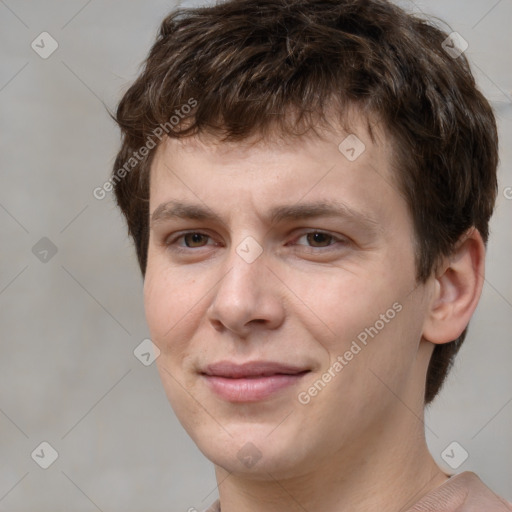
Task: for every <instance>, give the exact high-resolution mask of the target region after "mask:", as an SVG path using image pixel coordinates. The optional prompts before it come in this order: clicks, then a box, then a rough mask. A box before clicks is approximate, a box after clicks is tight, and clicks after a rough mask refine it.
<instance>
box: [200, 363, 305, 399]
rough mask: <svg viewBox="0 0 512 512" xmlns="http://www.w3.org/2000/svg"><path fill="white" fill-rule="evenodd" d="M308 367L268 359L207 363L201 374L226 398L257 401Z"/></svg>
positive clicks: (295, 379) (291, 382) (291, 381)
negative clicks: (241, 362) (240, 362)
mask: <svg viewBox="0 0 512 512" xmlns="http://www.w3.org/2000/svg"><path fill="white" fill-rule="evenodd" d="M309 371H310V370H309V369H308V368H305V367H303V366H295V365H289V364H283V363H278V362H272V361H251V362H247V363H243V364H236V363H232V362H230V361H220V362H218V363H214V364H210V365H208V366H207V367H206V369H205V371H203V372H201V375H202V376H203V378H204V379H205V380H206V382H207V384H208V386H209V388H210V390H211V391H213V392H214V393H215V394H216V395H217V396H219V397H220V398H222V399H224V400H226V401H228V402H257V401H261V400H264V399H266V398H269V397H271V396H273V395H276V394H278V392H280V391H282V390H284V389H285V388H289V387H290V386H292V385H294V384H297V383H298V382H299V381H300V380H301V379H302V377H303V376H304V375H305V374H306V373H308V372H309Z"/></svg>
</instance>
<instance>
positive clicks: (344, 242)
mask: <svg viewBox="0 0 512 512" xmlns="http://www.w3.org/2000/svg"><path fill="white" fill-rule="evenodd" d="M311 234H320V235H326V236H327V237H330V239H331V241H333V242H334V243H331V244H329V245H328V246H326V247H311V246H308V249H310V251H308V252H314V253H318V252H327V251H329V250H333V246H334V245H336V242H338V243H341V244H342V245H347V244H349V243H350V241H349V240H348V239H347V238H345V237H337V236H335V235H333V234H331V233H328V232H326V231H321V230H318V229H313V230H311V231H307V232H305V233H302V234H301V235H300V236H298V237H297V238H295V239H294V241H297V240H300V239H301V238H303V237H305V236H307V235H311ZM187 235H201V236H205V237H208V238H210V239H211V238H212V237H211V236H210V235H208V234H207V233H203V232H201V231H186V232H184V233H181V234H180V235H178V236H176V237H174V238H172V239H167V240H166V241H164V243H163V245H164V246H165V247H166V248H168V249H169V250H172V251H176V252H189V251H193V250H195V249H203V248H204V247H206V246H201V247H186V246H179V245H176V242H178V240H180V239H183V238H184V237H186V236H187Z"/></svg>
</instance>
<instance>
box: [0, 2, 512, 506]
mask: <svg viewBox="0 0 512 512" xmlns="http://www.w3.org/2000/svg"><path fill="white" fill-rule="evenodd" d="M402 5H404V6H407V7H408V8H409V9H413V10H423V11H425V12H427V13H432V14H435V15H437V16H440V17H441V18H443V19H446V20H447V21H448V22H449V23H450V25H451V26H452V28H453V29H454V30H456V31H458V32H459V33H460V34H461V35H462V36H463V37H464V38H465V39H466V40H467V41H468V42H469V48H468V50H467V51H466V53H467V54H468V55H469V57H470V59H471V60H472V62H473V63H474V71H475V74H476V76H477V78H478V82H479V84H480V86H481V88H482V89H483V90H484V92H485V93H486V94H487V96H488V97H489V98H490V99H491V100H492V102H493V105H494V106H495V107H496V109H497V115H498V119H499V127H500V133H501V166H500V170H499V179H500V194H499V197H498V204H497V210H496V213H495V216H494V218H493V221H492V226H491V227H492V235H491V236H492V238H491V242H490V245H489V251H488V267H487V274H486V284H485V286H484V291H483V296H482V299H481V303H480V305H479V308H478V310H477V312H476V314H475V316H474V318H473V320H472V322H471V328H470V331H469V336H468V339H467V341H466V343H465V345H464V347H463V349H462V351H461V354H460V357H459V358H458V360H457V363H456V366H455V368H454V370H453V372H452V374H451V376H450V378H449V381H448V383H447V385H446V387H445V389H444V391H443V393H442V395H441V396H440V397H439V398H438V399H437V400H436V402H435V404H434V405H433V407H431V408H430V410H429V411H428V414H427V419H426V424H427V427H428V428H427V436H428V442H429V446H430V448H431V450H432V452H433V454H434V456H435V457H436V460H438V461H439V463H440V464H441V465H442V466H443V467H445V468H446V469H450V468H449V467H447V466H446V465H445V464H444V462H443V460H442V458H441V453H442V451H443V450H444V449H445V448H446V447H447V446H448V445H449V444H450V443H451V442H452V441H457V442H458V443H460V445H461V446H463V447H464V449H465V450H467V452H468V453H469V458H468V459H467V460H466V462H464V464H462V465H461V466H460V467H459V468H458V470H457V471H464V470H473V471H476V472H477V473H478V474H479V475H480V476H481V478H482V479H483V480H484V481H485V482H486V483H487V484H488V485H490V486H491V487H492V488H493V489H495V490H496V492H498V493H500V494H502V495H503V496H504V497H506V498H508V499H509V500H512V483H511V481H512V476H511V475H512V437H511V430H512V429H511V424H512V403H511V402H512V377H511V372H510V361H512V343H511V342H510V341H511V336H510V331H511V329H512V286H511V284H512V269H511V266H510V254H511V251H512V236H511V234H512V230H511V229H510V224H511V219H512V200H511V199H507V198H506V195H507V192H506V191H507V187H511V186H512V173H511V169H510V164H511V161H512V155H511V144H510V141H511V131H512V108H511V94H512V76H511V72H512V66H511V62H510V51H511V49H512V37H511V30H510V23H511V21H512V0H501V1H495V0H492V1H484V0H473V1H467V0H456V1H455V0H454V1H450V2H446V1H442V0H435V1H425V2H415V3H412V2H410V1H403V2H402ZM173 6H174V4H173V3H172V2H170V1H163V0H151V1H142V0H137V1H130V2H126V1H121V0H92V1H91V0H90V1H88V2H87V1H84V0H72V1H70V0H68V1H67V2H64V1H60V2H59V1H53V2H52V1H46V0H44V1H39V2H35V1H23V0H0V55H1V62H2V65H1V69H0V109H1V110H0V133H1V136H0V169H1V171H0V172H1V177H2V187H1V189H0V236H1V250H0V258H1V260H0V261H1V271H0V314H1V353H2V357H1V359H0V455H1V456H0V510H4V511H9V512H15V511H31V512H54V511H55V510H64V509H66V510H70V511H84V512H85V511H94V510H101V511H105V512H106V511H124V512H132V511H137V512H139V511H141V510H151V511H164V510H165V511H170V512H173V511H186V510H188V509H189V508H190V507H196V508H197V509H199V510H201V509H202V508H204V507H205V506H206V505H207V504H209V503H210V502H211V501H212V500H213V499H214V498H215V497H216V484H215V478H214V473H213V468H212V465H211V464H210V463H209V462H208V461H207V460H206V459H204V457H203V456H202V455H201V454H200V453H199V451H198V450H197V448H196V447H195V446H194V444H193V443H192V442H191V441H190V440H189V439H188V437H187V435H186V434H185V432H184V431H183V429H182V428H181V426H180V425H179V423H178V421H177V420H176V418H175V416H174V414H173V413H172V410H171V408H170V406H169V405H168V402H167V399H166V397H165V394H164V392H163V389H162V388H161V384H160V380H159V377H158V374H157V370H156V368H155V365H151V366H148V367H146V366H144V365H143V364H141V363H140V362H139V360H137V359H136V358H135V356H134V354H133V350H134V349H135V347H136V346H137V345H138V344H139V343H140V342H141V341H142V340H143V339H145V338H146V337H148V330H147V327H146V325H145V320H144V313H143V302H142V280H141V277H140V275H139V270H138V267H137V264H136V260H135V252H134V250H133V249H132V246H131V242H130V240H128V238H127V236H126V228H125V225H124V223H123V220H122V219H121V217H120V214H119V213H118V212H117V210H116V209H115V207H114V203H113V201H112V197H111V196H110V195H108V197H107V198H105V199H104V200H102V201H99V200H97V199H95V198H94V197H93V195H92V191H93V189H94V188H95V187H97V186H101V185H102V184H103V182H104V181H105V180H106V179H107V178H108V174H109V172H110V168H111V166H112V164H113V159H114V156H115V153H116V150H117V147H118V144H119V134H118V131H117V128H116V127H115V126H114V123H113V122H112V121H111V120H110V119H109V117H108V116H107V114H106V110H105V105H106V106H107V107H109V108H111V109H112V108H114V106H115V105H116V102H117V101H118V100H119V99H120V97H121V94H122V92H123V91H124V90H126V88H127V85H128V84H129V83H130V82H131V81H132V80H133V79H134V78H135V76H136V74H137V71H138V70H139V65H140V63H141V61H142V60H143V58H144V57H145V55H146V53H147V51H148V49H149V47H150V45H151V43H152V41H153V39H154V36H155V34H156V30H157V28H158V25H159V22H160V21H161V19H162V18H163V16H164V15H165V14H167V13H168V12H169V11H170V10H171V9H172V7H173ZM43 31H47V32H49V33H50V34H51V35H52V36H53V38H55V39H56V40H57V42H58V44H59V47H58V49H57V50H56V51H55V53H53V54H52V55H51V56H50V57H49V58H48V59H42V58H41V57H39V55H38V54H36V52H35V51H33V49H32V48H31V42H32V41H33V40H34V39H35V38H36V37H37V36H38V35H39V34H40V33H41V32H43ZM508 190H509V194H508V197H512V189H508ZM43 237H47V238H48V239H50V240H51V242H52V243H53V244H54V245H55V246H56V248H57V253H56V254H55V255H54V256H53V257H50V256H51V252H50V253H49V254H48V256H47V259H48V261H46V262H42V261H40V259H39V258H38V257H36V255H35V254H34V253H33V252H32V248H33V247H34V245H35V244H36V243H38V242H39V241H40V239H41V238H43ZM41 243H43V244H44V242H41ZM37 247H38V246H37ZM39 250H42V249H39ZM35 252H37V251H35ZM39 257H43V253H40V254H39ZM42 441H47V442H49V443H50V444H51V445H52V446H53V447H54V448H55V450H57V452H58V454H59V456H58V458H57V460H56V461H55V462H54V463H53V464H52V465H51V466H50V467H49V468H48V469H46V470H44V469H42V468H40V467H39V466H38V465H37V464H36V462H35V461H34V460H33V459H32V457H31V453H32V452H33V451H34V449H36V447H38V446H39V444H40V443H41V442H42ZM46 456H48V451H47V452H46V454H45V457H46Z"/></svg>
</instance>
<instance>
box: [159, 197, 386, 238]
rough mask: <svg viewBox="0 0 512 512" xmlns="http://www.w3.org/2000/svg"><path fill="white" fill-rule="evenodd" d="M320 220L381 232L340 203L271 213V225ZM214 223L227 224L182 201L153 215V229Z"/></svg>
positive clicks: (371, 221) (165, 205) (285, 208)
mask: <svg viewBox="0 0 512 512" xmlns="http://www.w3.org/2000/svg"><path fill="white" fill-rule="evenodd" d="M317 217H342V218H345V219H347V220H348V221H351V222H353V223H355V224H359V225H361V226H362V227H365V228H367V229H368V230H370V231H376V230H379V228H380V225H379V223H378V222H377V220H376V219H374V218H373V217H372V216H371V215H369V214H368V213H366V212H363V211H357V210H354V209H353V208H351V207H349V206H348V205H346V204H345V203H342V202H340V201H335V200H330V201H319V202H309V203H304V202H301V203H298V204H292V205H282V206H275V207H274V208H271V209H270V211H269V212H268V218H269V222H270V223H271V224H273V223H278V222H283V221H286V220H306V219H312V218H317ZM175 218H179V219H188V220H199V221H205V220H212V221H215V222H218V223H220V224H225V222H224V220H223V219H222V217H221V216H220V215H219V214H218V213H216V212H214V211H213V210H211V209H210V208H207V207H205V206H203V205H199V204H189V203H184V202H181V201H167V202H166V203H162V204H160V205H159V206H158V207H157V208H155V210H154V212H153V213H152V215H151V226H153V225H155V224H157V223H160V222H164V221H166V220H171V219H175Z"/></svg>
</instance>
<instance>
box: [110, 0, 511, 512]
mask: <svg viewBox="0 0 512 512" xmlns="http://www.w3.org/2000/svg"><path fill="white" fill-rule="evenodd" d="M447 38H448V36H447V34H445V33H444V32H442V31H441V30H440V29H438V28H436V27H434V26H432V25H430V24H429V23H427V22H426V21H422V20H419V19H416V18H414V17H412V16H410V15H408V14H406V13H405V12H404V11H402V10H400V9H399V8H397V7H396V6H394V5H393V4H390V3H388V2H385V1H381V0H374V1H363V0H325V1H317V0H292V1H290V0H288V1H286V0H265V1H263V2H257V3H256V2H252V1H249V0H231V1H227V2H224V3H220V4H218V5H216V6H213V7H209V8H201V9H192V10H188V11H187V10H181V11H176V12H174V13H172V14H171V15H170V16H169V17H168V18H167V19H166V20H164V22H163V23H162V26H161V30H160V35H159V37H158V40H157V41H156V43H155V45H154V46H153V48H152V50H151V52H150V55H149V57H148V59H147V62H146V66H145V68H144V70H143V72H142V74H141V75H140V76H139V78H138V79H137V80H136V82H135V83H134V84H133V85H132V86H131V88H130V89H129V90H128V91H127V92H126V94H125V96H124V97H123V99H122V101H121V103H120V105H119V107H118V111H117V116H116V118H117V121H118V123H119V125H120V127H121V129H122V131H123V142H122V147H121V150H120V152H119V154H118V157H117V159H116V163H115V167H114V173H113V176H112V178H111V181H112V184H113V185H114V187H115V194H116V198H117V202H118V204H119V206H120V208H121V210H122V212H123V213H124V215H125V216H126V219H127V222H128V227H129V233H130V234H131V235H132V236H133V238H134V241H135V245H136V249H137V255H138V259H139V263H140V268H141V271H142V274H143V276H144V299H145V309H146V318H147V321H148V326H149V329H150V332H151V337H152V340H153V342H154V344H155V346H156V347H157V349H158V351H159V357H158V359H157V365H158V369H159V372H160V375H161V378H162V382H163V385H164V388H165V391H166V393H167V396H168V398H169V401H170V403H171V405H172V407H173V409H174V411H175V413H176V414H177V417H178V418H179V420H180V422H181V423H182V425H183V427H184V428H185V429H186V431H187V432H188V433H189V435H190V436H191V438H192V439H193V440H194V442H195V443H196V444H197V446H198V447H199V449H200V450H201V451H202V452H203V453H204V454H205V456H206V457H208V458H209V459H210V460H211V461H212V462H213V463H214V464H215V470H216V477H217V481H218V484H219V495H220V501H217V502H216V503H215V504H214V505H212V507H211V508H210V510H214V511H218V510H222V512H235V511H241V510H243V511H244V512H256V511H267V512H268V511H271V512H273V511H290V512H291V511H304V510H307V511H316V510H322V511H326V512H331V511H332V512H335V511H341V510H350V511H351V512H360V511H368V510H379V511H380V512H387V511H406V510H409V511H428V510H432V511H434V510H436V511H452V510H453V511H455V510H457V511H463V510H464V511H466V510H467V511H470V510H471V511H476V510H485V511H507V510H508V511H510V510H512V508H511V506H510V504H509V503H508V502H507V501H506V500H504V499H502V498H500V497H498V496H496V495H495V494H494V493H493V492H492V491H491V490H490V489H488V488H487V487H486V486H485V485H484V484H483V483H482V482H481V480H480V479H479V478H478V477H477V476H476V475H474V474H473V473H468V472H466V473H462V474H459V475H456V476H452V477H450V475H447V474H446V473H445V472H444V471H442V470H441V469H440V468H439V467H438V466H437V464H436V463H435V461H434V459H433V458H432V456H431V455H430V453H429V451H428V448H427V445H426V442H425V433H424V425H423V413H424V407H425V405H426V404H428V403H430V402H431V401H432V400H433V398H434V397H435V396H436V395H437V393H438V392H439V389H440V388H441V386H442V384H443V381H444V379H445V377H446V374H447V372H448V369H449V368H450V365H451V364H452V362H453V358H454V356H455V355H456V353H457V351H458V349H459V347H460V345H461V344H462V342H463V340H464V337H465V334H466V329H467V325H468V322H469V320H470V318H471V315H472V314H473V312H474V310H475V308H476V305H477V303H478V300H479V297H480V294H481V290H482V285H483V275H484V266H485V264H484V258H485V245H486V242H487V238H488V222H489V219H490V216H491V214H492V211H493V207H494V202H495V197H496V187H497V184H496V167H497V161H498V153H497V133H496V125H495V120H494V117H493V114H492V111H491V109H490V107H489V104H488V103H487V101H486V100H485V98H484V97H483V96H482V95H481V94H480V92H479V91H478V90H477V89H476V87H475V83H474V79H473V76H472V75H471V71H470V69H469V66H468V63H467V61H466V59H465V57H464V56H463V55H462V52H454V51H453V49H454V48H456V42H457V40H456V39H454V38H452V39H450V38H448V39H447ZM447 40H448V43H449V44H447V43H446V41H447ZM448 50H450V51H448Z"/></svg>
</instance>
